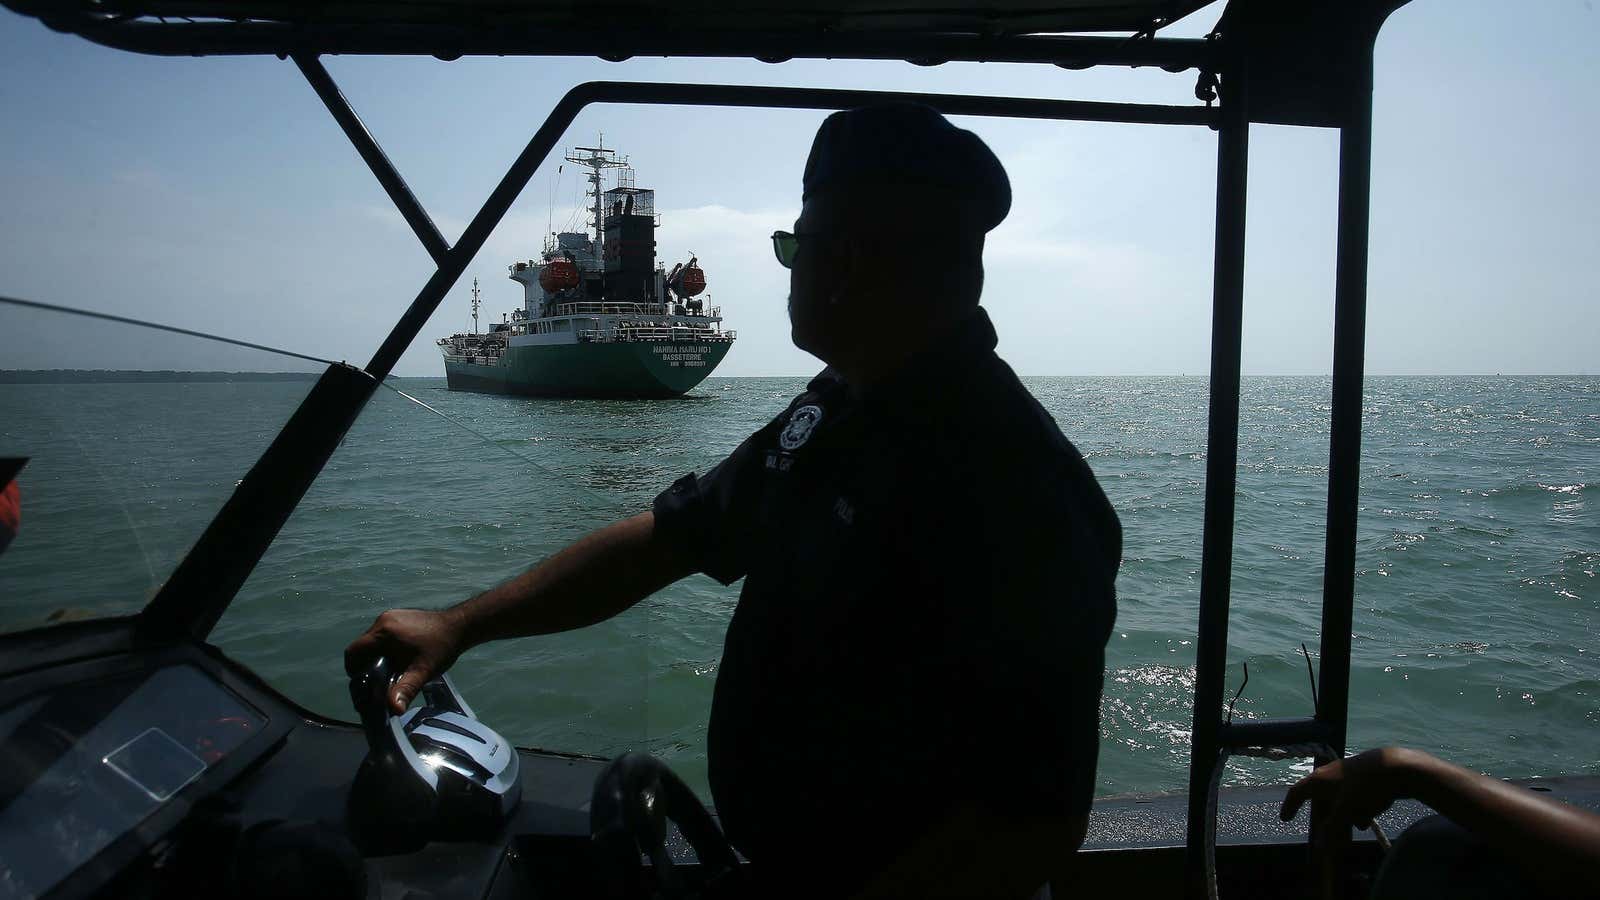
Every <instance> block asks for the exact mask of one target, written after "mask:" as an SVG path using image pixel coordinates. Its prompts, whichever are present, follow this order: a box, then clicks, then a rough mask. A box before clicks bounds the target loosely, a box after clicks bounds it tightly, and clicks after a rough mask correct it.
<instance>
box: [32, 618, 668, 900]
mask: <svg viewBox="0 0 1600 900" xmlns="http://www.w3.org/2000/svg"><path fill="white" fill-rule="evenodd" d="M0 685H3V687H0V898H3V900H9V898H31V897H42V898H77V897H100V896H106V897H110V896H115V897H180V896H181V897H187V896H209V897H291V896H293V897H303V896H318V897H332V898H337V897H352V898H402V897H404V898H410V900H423V898H429V897H464V898H465V897H473V898H512V897H550V898H560V897H594V896H619V897H620V896H634V895H636V893H635V892H634V891H633V890H631V889H629V886H628V885H627V884H621V883H619V882H617V881H616V880H615V879H613V878H609V877H608V873H607V872H606V871H605V869H604V866H603V864H602V863H601V861H600V860H598V859H596V858H595V850H594V847H593V845H594V842H593V841H592V840H591V834H590V832H591V828H590V814H589V805H590V798H591V794H592V791H593V789H594V785H595V781H596V778H597V776H598V775H599V774H600V773H601V772H602V771H604V767H605V766H606V761H605V760H601V759H596V758H593V757H585V756H577V755H567V754H559V753H543V752H536V751H529V750H520V751H517V752H518V754H519V760H518V761H519V762H520V773H519V780H520V783H521V791H522V799H521V802H520V803H518V804H516V806H515V809H514V810H512V811H511V812H510V814H509V815H507V816H505V817H504V818H503V819H502V820H500V821H498V823H497V827H493V828H491V829H489V830H487V831H481V830H480V831H479V832H478V833H475V834H472V835H471V836H432V835H426V834H419V833H415V832H412V833H393V832H394V829H391V833H389V834H380V833H377V831H376V830H377V829H381V827H382V823H381V822H380V823H373V822H372V821H371V817H364V816H363V815H362V810H361V809H359V808H358V802H359V801H358V800H352V797H353V792H352V784H353V781H354V779H355V776H356V773H357V772H358V770H360V769H361V768H362V765H363V760H365V759H366V758H367V756H368V741H367V739H366V737H365V736H364V734H363V731H362V729H361V728H359V727H356V726H354V725H350V724H347V723H342V722H337V721H333V720H329V719H324V718H322V717H320V716H317V715H315V714H313V713H310V712H308V711H306V710H304V709H300V708H297V707H295V706H294V705H293V704H292V703H290V702H289V701H287V700H286V699H285V698H283V697H282V696H281V695H279V694H278V693H277V692H275V691H273V690H272V689H271V688H270V687H269V686H268V685H266V684H265V683H264V682H262V681H260V680H259V679H258V678H256V677H255V676H254V675H253V674H252V673H250V672H249V671H248V670H246V669H244V668H243V667H241V666H238V665H237V664H235V663H232V662H231V661H229V660H227V659H225V658H224V657H222V656H221V654H220V653H218V652H217V651H215V650H214V649H212V648H208V647H200V646H193V645H190V646H168V647H164V648H160V649H156V650H153V651H142V652H132V653H123V654H115V655H110V656H102V657H97V658H91V659H86V660H79V661H77V662H72V663H68V664H64V665H53V666H47V667H42V668H38V669H35V670H33V671H29V672H25V673H21V674H13V675H10V676H8V677H6V678H5V679H3V680H0ZM435 837H438V839H435ZM669 845H670V846H671V847H672V849H671V852H672V853H673V855H674V857H675V858H677V859H679V860H680V861H683V862H687V861H688V860H685V859H684V858H683V857H684V853H685V852H686V848H685V847H684V846H682V845H681V842H672V841H669ZM690 858H691V859H692V854H690ZM646 864H647V861H644V860H641V865H646ZM678 868H679V877H681V878H687V879H688V880H689V881H690V882H691V883H692V882H693V879H694V878H695V875H694V873H695V866H693V865H681V866H679V867H678ZM641 883H642V882H641ZM619 885H620V887H619ZM638 895H640V896H643V894H638Z"/></svg>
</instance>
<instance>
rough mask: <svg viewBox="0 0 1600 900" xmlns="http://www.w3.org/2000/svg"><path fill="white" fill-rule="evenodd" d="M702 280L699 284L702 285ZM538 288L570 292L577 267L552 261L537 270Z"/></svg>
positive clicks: (548, 290)
mask: <svg viewBox="0 0 1600 900" xmlns="http://www.w3.org/2000/svg"><path fill="white" fill-rule="evenodd" d="M704 281H705V279H704V278H702V279H701V282H702V283H704ZM539 286H540V287H542V288H544V289H545V292H546V293H551V294H553V293H555V292H556V291H565V290H570V289H572V288H575V287H577V286H578V266H577V265H576V264H575V263H573V261H572V260H570V259H552V260H550V261H549V262H547V263H545V264H544V268H542V269H540V270H539Z"/></svg>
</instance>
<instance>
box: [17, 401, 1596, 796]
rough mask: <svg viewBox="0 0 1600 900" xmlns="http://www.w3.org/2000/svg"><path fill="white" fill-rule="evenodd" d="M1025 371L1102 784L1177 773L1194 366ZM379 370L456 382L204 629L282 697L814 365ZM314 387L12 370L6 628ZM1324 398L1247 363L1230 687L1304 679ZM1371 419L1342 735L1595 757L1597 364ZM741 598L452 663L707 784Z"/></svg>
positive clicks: (628, 486) (1193, 573) (144, 554)
mask: <svg viewBox="0 0 1600 900" xmlns="http://www.w3.org/2000/svg"><path fill="white" fill-rule="evenodd" d="M1024 380H1025V382H1026V383H1027V385H1028V387H1029V389H1030V390H1031V391H1033V392H1034V394H1035V395H1036V396H1037V397H1038V398H1039V400H1040V401H1041V402H1042V403H1043V404H1044V405H1045V407H1046V408H1047V409H1048V410H1050V412H1051V413H1052V414H1053V415H1054V416H1055V417H1056V420H1057V422H1058V423H1059V424H1060V426H1061V428H1062V430H1063V431H1064V432H1065V433H1066V434H1067V436H1068V437H1069V438H1071V439H1072V440H1073V442H1074V443H1075V444H1076V445H1077V446H1078V448H1079V449H1080V450H1081V451H1082V452H1083V454H1084V455H1085V456H1086V457H1087V458H1088V460H1089V463H1090V465H1091V466H1092V467H1093V468H1094V471H1095V473H1096V475H1097V476H1098V477H1099V479H1100V482H1101V484H1102V485H1103V486H1104V488H1105V491H1106V493H1107V494H1108V495H1109V496H1110V498H1111V501H1112V503H1113V504H1114V505H1115V506H1116V508H1117V511H1118V513H1119V514H1120V515H1121V518H1122V523H1123V528H1124V552H1125V557H1124V559H1123V561H1122V568H1121V573H1120V575H1119V577H1118V581H1117V589H1118V614H1117V624H1116V628H1115V630H1114V632H1113V634H1112V636H1111V642H1110V646H1109V647H1108V654H1107V667H1106V678H1105V699H1104V702H1103V704H1102V709H1101V732H1102V741H1101V751H1100V762H1099V792H1100V793H1101V794H1102V795H1105V794H1115V793H1124V792H1131V791H1161V790H1177V789H1181V788H1182V787H1183V785H1184V784H1185V781H1186V778H1187V760H1188V749H1189V744H1188V741H1189V729H1190V725H1191V718H1192V707H1191V703H1192V694H1193V688H1194V658H1195V631H1196V615H1197V610H1198V598H1199V589H1200V546H1201V533H1202V523H1203V499H1204V484H1205V465H1206V447H1205V435H1206V412H1207V383H1206V381H1205V380H1204V379H1198V378H1028V379H1024ZM391 384H392V385H394V386H395V387H398V388H399V389H400V390H403V391H404V392H405V393H407V394H409V395H411V396H412V397H414V398H416V400H419V401H422V402H424V403H426V404H428V405H429V406H432V407H434V408H435V409H436V410H437V411H438V413H440V414H442V415H437V414H435V413H434V412H430V411H428V410H427V409H425V408H423V407H422V406H421V405H419V404H418V403H416V402H413V401H412V400H410V399H407V398H406V397H403V396H400V395H399V394H397V393H395V392H394V391H388V390H383V391H379V392H378V395H377V397H376V398H375V399H374V401H373V402H372V404H371V405H370V406H369V407H368V409H367V410H366V411H365V412H364V413H363V414H362V416H361V418H360V419H359V420H358V421H357V423H356V424H355V426H354V427H353V428H352V429H351V431H350V434H349V436H348V437H347V439H346V440H345V442H344V443H343V445H342V446H341V447H340V448H339V451H338V452H337V454H336V455H335V456H334V458H333V459H332V461H331V462H330V463H329V464H328V466H327V468H326V469H325V470H324V471H323V473H322V475H321V476H320V477H319V478H318V479H317V481H316V483H315V484H314V485H313V486H312V488H311V490H310V491H309V493H308V494H307V495H306V496H305V498H304V500H303V501H302V502H301V503H300V505H299V507H298V509H297V510H296V512H295V513H294V515H293V517H292V518H291V519H290V520H289V522H288V524H287V525H286V527H285V528H284V529H283V531H282V533H281V535H280V536H279V538H278V539H277V541H276V542H275V543H274V544H273V545H272V547H271V549H270V550H269V551H268V552H267V554H266V557H265V559H264V560H263V561H262V562H261V564H260V566H259V567H258V568H257V569H256V570H255V572H254V574H253V575H252V576H251V578H250V580H249V581H248V583H247V584H246V585H245V587H244V589H243V590H242V591H241V593H240V594H239V596H238V598H237V600H236V601H235V602H234V603H233V605H232V607H231V608H230V609H229V610H228V612H227V614H226V616H225V617H224V618H223V619H222V622H221V624H220V625H219V626H218V628H217V629H216V631H215V632H214V633H213V635H212V640H213V641H214V642H215V643H216V644H218V645H220V646H221V647H222V648H223V649H224V650H225V651H226V652H227V653H228V654H229V655H230V656H232V657H233V658H234V659H236V660H239V661H240V662H242V663H244V664H245V665H247V666H249V667H251V668H253V669H254V670H255V671H257V672H258V673H260V674H261V675H262V676H263V677H264V678H266V679H267V680H268V681H269V682H271V683H272V684H273V685H274V686H276V687H277V688H278V689H280V690H282V691H283V692H284V693H285V694H287V695H288V696H289V697H290V698H291V699H293V700H295V701H297V702H299V703H301V704H303V705H304V706H306V707H307V708H309V709H310V710H312V711H315V712H317V713H321V714H324V715H328V716H333V717H337V718H342V719H350V718H352V713H351V711H350V709H349V700H348V694H347V693H346V689H345V676H344V673H343V668H342V663H341V653H342V650H343V648H344V646H345V644H346V643H348V642H349V640H350V639H351V638H353V637H355V636H356V635H357V634H359V633H360V632H361V631H362V629H364V628H365V627H366V626H367V625H368V624H369V623H370V622H371V621H372V619H373V618H374V617H375V616H376V615H377V614H378V613H380V612H382V611H383V610H385V609H388V608H390V607H396V606H417V607H437V606H442V605H445V604H449V603H452V602H455V601H457V600H460V599H462V598H464V597H466V596H468V595H470V594H472V593H474V592H476V591H478V590H481V589H483V588H485V587H488V586H490V585H492V584H494V583H496V582H498V581H500V580H502V579H504V578H506V577H508V576H510V575H512V574H514V573H516V572H518V571H520V570H521V569H523V568H525V567H526V566H528V565H530V564H532V563H534V562H536V561H537V560H539V559H541V558H542V557H544V556H547V555H548V554H550V553H552V552H555V551H556V550H558V549H559V548H560V547H562V546H564V545H565V544H566V543H567V542H569V541H571V540H572V539H574V538H576V537H578V536H580V535H581V534H583V533H584V532H585V531H587V530H589V529H591V528H594V527H597V526H599V525H603V524H605V523H606V522H609V521H612V520H615V519H616V518H619V517H621V516H625V515H628V514H632V513H634V512H637V511H640V510H643V509H646V508H648V505H649V503H650V500H651V498H652V497H653V496H654V495H655V494H656V493H657V492H659V491H660V490H662V489H663V488H664V487H665V486H666V485H667V484H669V483H670V482H671V481H672V480H673V479H675V478H677V477H678V476H679V475H681V474H683V473H685V472H689V471H704V470H705V469H706V468H708V467H709V466H711V465H714V464H715V463H716V462H717V461H718V460H719V459H720V458H721V457H722V456H723V455H725V454H726V453H727V452H728V451H729V450H731V449H732V448H733V447H734V446H735V445H736V444H737V443H738V442H739V441H740V440H741V439H742V438H743V437H744V436H745V435H747V434H749V433H750V432H751V431H752V430H754V429H755V428H757V427H759V426H760V425H761V424H763V423H765V422H766V421H768V420H769V419H770V418H771V417H772V416H773V415H775V414H776V413H778V412H779V411H781V410H782V409H783V408H784V406H785V405H786V404H787V402H788V400H789V399H790V398H791V397H792V396H794V394H796V393H797V392H798V391H800V390H801V389H802V388H803V386H804V384H805V379H800V378H770V379H769V378H712V379H710V380H708V381H707V382H705V383H704V384H703V385H702V386H701V387H700V388H698V389H697V390H695V391H694V392H693V394H692V395H691V396H689V397H686V398H683V399H680V400H675V401H665V402H663V401H654V402H618V401H583V400H536V399H522V398H511V397H500V396H485V395H478V394H464V393H451V392H448V391H446V390H445V389H444V384H443V380H442V379H395V380H391ZM308 386H309V385H308V383H287V384H286V383H161V384H127V383H119V384H70V385H64V384H31V385H0V455H25V456H30V457H32V458H33V459H32V462H30V463H29V465H28V467H27V468H26V469H25V470H24V471H23V474H22V477H21V485H22V496H23V524H22V530H21V533H20V535H19V537H18V538H17V540H16V541H15V542H14V543H13V544H12V546H11V548H10V549H9V550H8V551H7V552H5V553H4V554H3V555H0V628H3V629H5V630H14V629H17V628H22V627H29V626H33V625H37V624H40V623H43V622H44V621H46V620H48V619H51V618H54V619H55V620H61V619H69V618H76V617H84V616H93V615H106V614H112V613H123V612H131V611H133V610H136V609H137V608H138V607H139V605H140V604H142V603H143V602H144V600H145V599H146V598H148V596H150V594H151V593H152V591H153V590H154V589H155V588H156V587H157V586H159V584H160V582H161V580H162V579H163V578H164V577H165V576H166V574H167V573H168V572H170V571H171V569H172V567H173V565H174V564H175V562H176V560H177V559H178V558H180V557H181V555H182V554H183V553H184V552H185V551H186V550H187V549H188V547H189V546H190V545H191V544H192V543H193V541H194V539H195V538H196V537H197V536H198V535H199V533H200V531H201V530H202V529H203V528H204V526H205V524H206V522H207V521H208V520H209V518H210V516H211V515H212V514H213V513H214V512H215V510H216V509H217V507H218V506H219V505H220V504H221V502H222V501H223V500H224V499H225V498H226V497H227V496H228V494H229V492H230V491H231V490H232V488H233V486H234V485H235V484H236V483H237V481H238V480H239V479H240V478H241V477H243V475H244V473H245V472H246V471H247V470H248V468H249V467H250V465H251V464H252V463H253V462H254V461H255V459H256V458H257V457H258V456H259V455H260V452H261V451H262V449H264V448H265V446H266V444H267V442H268V441H269V440H270V439H271V437H272V435H273V434H274V433H275V432H276V430H277V429H278V428H279V427H280V426H281V425H282V423H283V421H284V420H285V419H286V418H287V417H288V415H289V413H290V412H291V411H292V410H293V408H294V406H295V404H296V403H298V401H299V400H300V398H301V397H302V396H304V394H305V392H306V390H307V388H308ZM1328 397H1329V383H1328V380H1327V379H1326V378H1278V377H1260V378H1246V379H1245V380H1244V386H1243V391H1242V398H1241V422H1240V446H1239V487H1238V495H1237V518H1236V521H1237V527H1236V533H1235V539H1234V555H1233V602H1232V614H1231V620H1230V628H1229V652H1228V659H1229V672H1228V694H1229V696H1230V697H1231V696H1233V694H1234V693H1235V691H1238V690H1239V688H1240V686H1241V684H1242V683H1243V681H1244V678H1243V673H1244V667H1245V666H1248V667H1249V682H1248V684H1245V685H1243V690H1242V692H1240V693H1239V695H1238V698H1237V701H1236V702H1235V704H1234V713H1233V714H1234V716H1235V717H1249V718H1259V717H1267V716H1303V715H1310V714H1311V713H1312V710H1313V705H1312V685H1311V679H1310V676H1308V673H1307V666H1306V658H1305V656H1304V655H1303V653H1302V649H1301V645H1302V644H1304V645H1305V647H1306V648H1308V650H1309V655H1310V656H1311V658H1312V661H1313V663H1314V662H1315V661H1316V652H1317V646H1318V640H1319V635H1320V632H1319V615H1320V605H1321V590H1322V558H1323V552H1324V546H1323V540H1324V538H1323V525H1324V521H1325V517H1326V504H1327V495H1326V479H1327V471H1328V470H1327V453H1328V422H1329V400H1328ZM945 414H947V415H961V410H959V409H950V410H947V411H946V413H945ZM445 416H448V417H449V419H450V420H447V419H446V418H445ZM452 420H453V421H452ZM1362 437H1363V440H1362V461H1361V494H1360V527H1359V538H1358V546H1357V552H1356V568H1357V576H1356V609H1355V627H1354V635H1353V652H1352V666H1353V672H1352V686H1351V700H1350V721H1351V731H1350V734H1351V744H1352V746H1353V747H1356V748H1359V747H1370V746H1376V745H1379V744H1390V743H1398V744H1406V745H1411V746H1416V747H1421V748H1424V749H1427V750H1430V751H1433V752H1435V753H1439V754H1441V755H1444V756H1447V757H1449V758H1451V759H1454V760H1457V761H1459V762H1462V763H1464V764H1467V765H1470V766H1474V767H1477V768H1479V769H1482V770H1485V771H1492V772H1495V773H1497V774H1502V775H1532V774H1552V773H1589V774H1596V773H1600V640H1597V639H1596V628H1597V626H1600V578H1597V572H1600V380H1596V379H1592V378H1569V377H1551V378H1530V377H1518V378H1501V377H1475V378H1443V377H1441V378H1401V377H1395V378H1383V377H1380V378H1371V379H1369V380H1368V383H1367V388H1366V415H1365V420H1364V424H1363V436H1362ZM737 599H738V585H737V584H736V585H734V586H733V587H731V588H724V587H722V586H720V585H718V584H716V583H715V582H713V581H712V580H710V579H709V578H705V577H700V576H696V577H692V578H689V579H687V580H685V581H683V582H681V583H679V584H677V585H674V586H672V587H670V588H668V589H666V590H664V591H662V592H660V593H659V594H657V595H656V596H654V597H651V598H649V599H648V600H646V601H644V602H643V603H641V604H640V605H639V606H637V607H635V608H634V609H633V610H630V611H629V612H627V613H625V614H623V615H622V616H620V617H618V618H617V619H614V620H612V621H610V622H607V623H603V624H601V625H598V626H595V627H593V628H589V629H585V630H582V631H578V632H575V633H570V634H565V635H558V636H550V637H537V638H528V639H524V640H519V641H513V642H506V643H500V644H494V645H489V646H484V647H480V648H478V649H476V650H474V651H472V652H471V653H470V654H468V655H467V656H466V657H465V658H463V659H462V660H461V661H460V663H459V664H458V665H457V668H456V670H455V675H454V677H455V678H456V681H457V684H458V685H459V686H460V687H461V688H462V690H463V691H464V692H465V694H466V696H467V697H468V698H469V700H470V701H471V702H472V704H473V705H474V706H475V707H476V709H477V711H478V713H479V714H480V715H481V716H482V717H483V718H484V719H486V720H487V721H488V722H489V723H490V724H492V725H493V726H494V727H495V728H497V729H499V730H500V731H502V732H503V733H505V734H506V735H507V736H509V737H511V738H512V739H514V740H515V741H517V742H518V743H519V744H522V745H525V746H536V747H544V748H550V749H557V750H570V751H584V752H590V753H597V754H615V753H617V752H620V751H623V750H625V749H634V748H642V749H647V750H649V751H651V752H654V753H657V754H659V755H661V756H663V757H665V758H667V759H668V760H670V761H671V763H672V764H673V765H674V767H676V768H678V769H679V770H680V771H682V772H683V773H684V774H685V776H686V777H687V778H688V779H689V780H690V781H691V783H693V784H695V785H696V786H698V787H702V788H703V786H704V783H705V729H706V716H707V713H708V711H709V707H710V698H711V690H712V685H713V683H714V680H715V678H716V675H717V663H718V659H719V656H720V652H721V646H722V637H723V632H724V629H725V627H726V624H727V621H728V617H729V615H730V613H731V612H732V610H733V607H734V604H735V602H736V601H737ZM794 727H795V728H796V729H803V728H805V727H806V726H805V723H804V722H795V723H794ZM995 749H996V752H997V753H998V754H1001V755H1004V754H1006V753H1008V752H1018V753H1020V752H1026V748H1004V747H997V748H995ZM1304 767H1305V764H1304V763H1303V762H1302V763H1298V764H1297V763H1267V762H1246V763H1236V764H1232V765H1231V767H1230V772H1229V781H1230V782H1232V783H1272V782H1282V781H1286V780H1288V779H1289V778H1291V777H1292V776H1293V775H1294V774H1295V771H1296V770H1297V769H1299V770H1303V769H1304Z"/></svg>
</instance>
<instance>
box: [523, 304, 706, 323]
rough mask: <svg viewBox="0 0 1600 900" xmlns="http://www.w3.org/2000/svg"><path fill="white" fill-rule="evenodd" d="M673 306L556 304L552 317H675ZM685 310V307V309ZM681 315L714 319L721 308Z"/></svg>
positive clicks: (686, 312)
mask: <svg viewBox="0 0 1600 900" xmlns="http://www.w3.org/2000/svg"><path fill="white" fill-rule="evenodd" d="M673 306H674V304H671V303H605V302H595V301H587V302H579V303H557V304H556V307H555V312H554V315H557V316H594V315H600V316H675V315H679V313H675V312H673ZM685 309H686V310H687V307H685ZM681 315H683V316H686V317H690V318H695V319H715V318H718V317H720V316H721V315H722V307H720V306H713V307H711V308H710V309H707V310H703V311H701V312H698V313H695V312H688V311H685V312H684V313H682V314H681Z"/></svg>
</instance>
